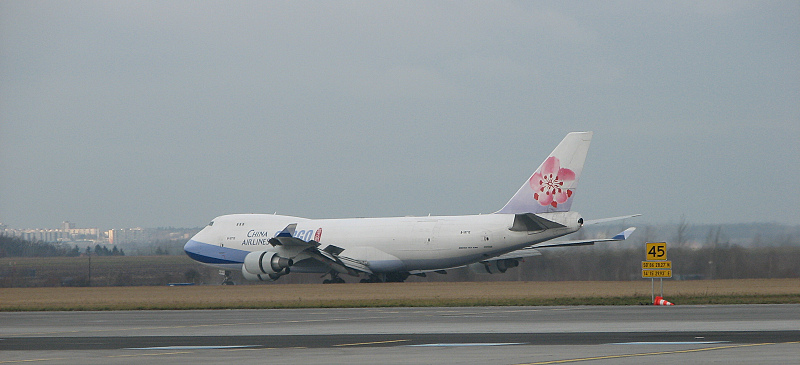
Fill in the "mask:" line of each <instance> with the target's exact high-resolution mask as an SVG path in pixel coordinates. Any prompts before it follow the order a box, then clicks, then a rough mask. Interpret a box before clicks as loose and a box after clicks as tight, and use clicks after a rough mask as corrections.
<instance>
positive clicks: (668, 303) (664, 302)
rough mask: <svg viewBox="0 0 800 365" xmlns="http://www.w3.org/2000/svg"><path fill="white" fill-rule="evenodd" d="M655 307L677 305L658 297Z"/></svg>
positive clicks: (654, 302)
mask: <svg viewBox="0 0 800 365" xmlns="http://www.w3.org/2000/svg"><path fill="white" fill-rule="evenodd" d="M653 305H675V304H672V303H670V302H668V301H667V300H666V299H664V298H662V297H661V296H657V297H656V300H654V301H653Z"/></svg>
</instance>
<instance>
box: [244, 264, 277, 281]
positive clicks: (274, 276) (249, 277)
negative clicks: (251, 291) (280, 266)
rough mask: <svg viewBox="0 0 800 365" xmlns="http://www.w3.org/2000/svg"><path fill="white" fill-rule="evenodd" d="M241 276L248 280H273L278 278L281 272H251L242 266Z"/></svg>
mask: <svg viewBox="0 0 800 365" xmlns="http://www.w3.org/2000/svg"><path fill="white" fill-rule="evenodd" d="M243 266H244V265H243ZM242 276H244V278H245V279H246V280H250V281H275V280H278V279H280V277H281V274H266V275H265V274H251V273H249V272H247V270H245V269H244V267H242Z"/></svg>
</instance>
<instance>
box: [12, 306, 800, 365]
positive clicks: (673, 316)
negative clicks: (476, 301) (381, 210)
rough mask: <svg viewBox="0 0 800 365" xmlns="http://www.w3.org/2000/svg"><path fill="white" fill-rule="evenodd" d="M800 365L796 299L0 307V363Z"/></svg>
mask: <svg viewBox="0 0 800 365" xmlns="http://www.w3.org/2000/svg"><path fill="white" fill-rule="evenodd" d="M142 362H148V363H169V364H217V363H222V362H226V363H228V362H240V363H245V364H248V363H265V362H269V363H272V362H281V363H300V364H374V363H382V364H409V363H411V364H474V363H488V364H555V363H559V364H563V363H598V364H599V363H603V364H634V363H635V364H640V363H672V362H674V363H683V362H691V363H712V362H724V363H734V364H736V363H739V364H745V363H747V364H750V363H762V364H763V363H774V364H796V363H800V305H725V306H671V307H658V306H620V307H610V306H609V307H605V306H604V307H593V306H585V307H583V306H578V307H470V308H359V309H353V308H349V309H285V310H280V309H277V310H275V309H273V310H206V311H120V312H5V313H0V364H8V363H52V364H128V363H142Z"/></svg>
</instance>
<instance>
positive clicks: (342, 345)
mask: <svg viewBox="0 0 800 365" xmlns="http://www.w3.org/2000/svg"><path fill="white" fill-rule="evenodd" d="M406 341H411V340H389V341H374V342H360V343H343V344H340V345H333V347H344V346H361V345H377V344H382V343H395V342H406Z"/></svg>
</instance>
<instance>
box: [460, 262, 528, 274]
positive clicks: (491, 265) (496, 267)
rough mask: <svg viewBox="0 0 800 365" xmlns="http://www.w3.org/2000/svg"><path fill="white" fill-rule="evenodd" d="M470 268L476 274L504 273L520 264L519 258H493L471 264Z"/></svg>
mask: <svg viewBox="0 0 800 365" xmlns="http://www.w3.org/2000/svg"><path fill="white" fill-rule="evenodd" d="M468 266H469V269H470V270H472V272H474V273H476V274H498V273H499V274H502V273H504V272H506V270H508V269H510V268H512V267H517V266H519V260H517V259H505V260H492V261H482V262H476V263H474V264H469V265H468Z"/></svg>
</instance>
